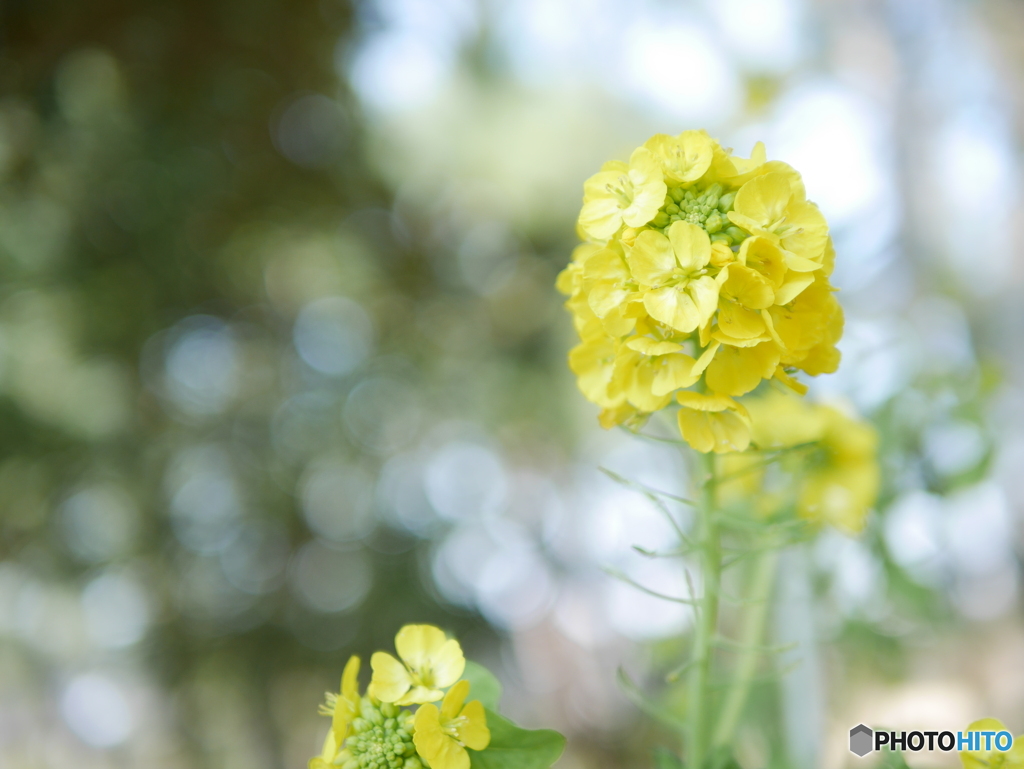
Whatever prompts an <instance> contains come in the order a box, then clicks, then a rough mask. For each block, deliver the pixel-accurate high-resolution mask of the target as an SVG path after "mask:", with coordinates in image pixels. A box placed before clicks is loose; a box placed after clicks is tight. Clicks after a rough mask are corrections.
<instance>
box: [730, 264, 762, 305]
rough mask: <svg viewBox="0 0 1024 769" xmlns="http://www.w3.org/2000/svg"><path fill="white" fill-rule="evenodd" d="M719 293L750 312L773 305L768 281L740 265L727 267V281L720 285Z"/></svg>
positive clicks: (759, 274)
mask: <svg viewBox="0 0 1024 769" xmlns="http://www.w3.org/2000/svg"><path fill="white" fill-rule="evenodd" d="M721 293H723V294H724V295H725V296H726V297H728V298H730V299H734V300H735V301H737V302H739V303H740V304H742V305H743V306H744V307H749V308H750V309H752V310H763V309H765V308H767V307H771V306H772V305H773V304H774V303H775V291H773V290H772V285H771V283H769V282H768V279H767V278H766V277H765V276H764V275H762V274H761V273H759V272H757V271H756V270H754V269H752V268H750V267H747V266H746V265H742V264H734V265H731V266H730V267H729V274H728V279H727V280H726V281H725V283H724V284H722V289H721Z"/></svg>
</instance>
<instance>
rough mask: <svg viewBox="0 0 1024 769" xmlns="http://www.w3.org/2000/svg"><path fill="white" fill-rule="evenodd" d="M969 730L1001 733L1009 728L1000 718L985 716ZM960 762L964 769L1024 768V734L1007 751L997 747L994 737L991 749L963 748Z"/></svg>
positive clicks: (968, 729) (968, 728) (969, 727)
mask: <svg viewBox="0 0 1024 769" xmlns="http://www.w3.org/2000/svg"><path fill="white" fill-rule="evenodd" d="M967 731H969V732H996V733H999V732H1005V731H1008V730H1007V728H1006V727H1005V726H1003V722H1002V721H999V720H998V719H995V718H983V719H981V720H980V721H975V722H974V723H973V724H971V725H970V726H968V727H967ZM975 739H977V738H975ZM983 739H984V738H983ZM960 762H961V763H962V764H963V765H964V769H1024V735H1021V736H1019V737H1017V738H1015V739H1014V741H1013V747H1011V748H1010V749H1009V750H1008V751H1006V752H1005V753H1004V752H1002V751H1000V750H996V749H995V741H994V739H993V742H992V749H991V750H961V751H960Z"/></svg>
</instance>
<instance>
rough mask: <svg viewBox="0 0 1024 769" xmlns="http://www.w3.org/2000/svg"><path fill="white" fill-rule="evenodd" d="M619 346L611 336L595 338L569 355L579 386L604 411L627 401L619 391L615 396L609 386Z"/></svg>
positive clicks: (573, 349) (588, 398) (583, 343)
mask: <svg viewBox="0 0 1024 769" xmlns="http://www.w3.org/2000/svg"><path fill="white" fill-rule="evenodd" d="M618 350H619V345H618V344H617V343H616V341H615V340H614V339H611V338H610V337H603V336H598V337H593V338H590V339H587V340H585V341H583V342H581V343H580V344H578V345H576V346H575V347H574V348H572V350H571V351H570V352H569V368H570V369H572V372H573V373H574V374H575V375H576V385H577V387H579V388H580V392H582V393H583V394H584V395H585V396H586V398H587V400H589V401H590V402H591V403H596V404H597V405H598V406H601V407H603V408H615V407H616V406H618V405H620V404H621V403H622V401H623V400H625V397H626V396H625V393H624V392H622V391H621V388H620V389H619V391H618V393H617V395H618V397H615V396H612V395H611V394H610V393H609V391H608V385H609V384H610V383H611V381H612V375H613V374H614V373H615V363H616V361H617V360H618Z"/></svg>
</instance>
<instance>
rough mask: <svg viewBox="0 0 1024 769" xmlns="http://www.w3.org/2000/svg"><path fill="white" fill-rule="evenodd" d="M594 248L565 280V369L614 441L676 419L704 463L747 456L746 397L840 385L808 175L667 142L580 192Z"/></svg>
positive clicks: (615, 165)
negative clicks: (614, 433)
mask: <svg viewBox="0 0 1024 769" xmlns="http://www.w3.org/2000/svg"><path fill="white" fill-rule="evenodd" d="M578 230H579V232H580V233H581V235H582V236H583V237H584V238H585V239H586V242H585V243H583V244H581V245H580V246H578V247H577V248H576V250H575V251H574V253H573V259H572V262H571V264H569V265H568V267H566V268H565V270H563V272H562V273H561V275H559V278H558V284H557V285H558V288H559V290H561V291H562V292H563V293H564V294H567V295H568V297H569V299H568V301H567V302H566V306H567V307H568V309H569V310H570V311H571V312H572V314H573V321H574V325H575V327H576V331H577V333H578V334H579V337H580V342H579V344H578V345H577V346H576V347H575V348H574V349H573V350H572V351H571V352H570V354H569V365H570V368H571V369H572V371H573V372H574V373H575V374H576V376H577V380H578V383H579V386H580V390H581V391H582V392H583V394H584V395H585V396H586V397H587V398H588V399H589V400H590V401H592V402H593V403H595V404H597V405H598V406H600V407H601V409H602V411H601V415H600V422H601V424H602V425H603V426H604V427H611V426H613V425H617V424H636V423H639V422H641V421H642V420H643V419H645V418H646V417H647V416H648V415H650V414H651V413H653V412H655V411H660V410H661V409H664V408H666V407H668V406H669V405H670V404H672V403H677V404H678V405H679V412H678V424H679V430H680V433H681V434H682V436H683V438H684V439H685V440H686V441H687V442H688V443H689V444H690V445H691V446H692V447H693V448H695V449H697V450H698V451H702V452H705V453H706V452H712V451H713V452H715V453H727V452H733V451H743V450H745V449H746V448H747V447H748V446H749V445H750V441H751V429H752V422H751V419H750V416H749V414H748V413H747V411H746V409H745V408H744V406H743V404H742V403H741V402H739V401H737V400H736V399H737V398H740V397H742V396H745V395H747V394H748V393H750V392H751V391H753V390H754V389H755V388H757V387H758V385H759V384H761V382H763V381H765V380H773V379H774V380H778V381H779V382H781V383H782V384H783V385H785V386H786V387H788V388H790V389H791V390H793V391H795V392H798V393H801V394H802V393H803V392H804V391H805V390H806V386H805V385H804V384H803V383H801V382H800V381H799V380H798V379H797V375H798V373H799V372H803V373H805V374H807V375H809V376H817V375H818V374H823V373H829V372H832V371H835V369H836V367H837V366H838V365H839V352H838V350H837V349H836V343H837V342H838V341H839V338H840V336H841V335H842V330H843V313H842V308H841V307H840V306H839V303H838V302H837V301H836V299H835V296H834V292H835V289H834V288H833V287H832V285H831V284H830V283H829V276H830V275H831V272H832V266H833V263H834V261H835V250H834V249H833V247H832V242H831V238H830V236H829V231H828V224H827V223H826V221H825V218H824V217H823V216H822V214H821V212H820V211H819V210H818V207H817V206H816V205H815V204H814V203H812V202H810V201H808V200H807V197H806V192H805V190H804V185H803V182H802V180H801V178H800V175H799V174H798V173H797V172H796V171H795V170H794V169H793V168H791V167H790V166H788V165H786V164H785V163H782V162H779V161H768V160H767V159H766V154H765V150H764V146H763V145H762V144H760V143H758V144H757V145H756V146H755V147H754V150H753V152H752V153H751V157H750V158H740V157H736V156H734V155H733V154H732V152H731V150H728V149H725V148H723V147H722V146H721V145H719V143H718V142H717V141H715V140H714V139H712V138H711V137H710V136H708V135H707V134H706V133H705V132H703V131H684V132H683V133H681V134H679V135H678V136H667V135H665V134H658V135H656V136H654V137H652V138H651V139H649V140H648V141H647V142H645V144H644V145H643V146H642V147H640V148H638V149H637V150H635V151H634V152H633V154H632V156H631V157H630V160H629V163H622V162H617V161H613V162H611V163H606V164H605V165H604V166H603V167H602V169H601V171H600V172H599V173H597V174H595V175H594V176H592V177H591V178H590V179H588V180H587V182H586V183H585V184H584V202H583V209H582V211H581V212H580V218H579V222H578Z"/></svg>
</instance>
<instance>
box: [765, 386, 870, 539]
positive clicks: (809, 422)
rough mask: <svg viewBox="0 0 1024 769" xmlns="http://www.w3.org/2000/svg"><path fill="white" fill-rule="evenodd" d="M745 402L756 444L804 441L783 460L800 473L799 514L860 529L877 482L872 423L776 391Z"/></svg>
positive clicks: (790, 444) (778, 445)
mask: <svg viewBox="0 0 1024 769" xmlns="http://www.w3.org/2000/svg"><path fill="white" fill-rule="evenodd" d="M746 407H747V409H748V411H749V413H750V421H751V434H752V438H753V442H754V443H755V444H756V445H757V446H758V447H759V448H761V449H780V448H792V447H794V446H803V445H808V448H807V450H805V451H801V452H800V453H799V454H794V455H793V457H792V462H790V463H785V462H784V464H783V466H784V467H786V468H787V469H789V470H790V471H791V472H793V473H794V474H796V475H797V476H798V480H797V483H796V489H797V491H796V497H795V499H794V500H793V504H794V506H795V509H796V512H797V514H798V515H800V516H801V517H803V518H806V519H808V520H811V521H821V522H824V523H829V524H831V525H833V526H835V527H837V528H839V529H841V530H843V531H846V532H849V533H856V532H858V531H860V530H861V529H863V528H864V523H865V521H866V520H867V514H868V511H869V510H870V509H871V506H872V505H873V504H874V503H875V499H876V498H877V496H878V488H879V484H880V471H879V467H878V458H877V451H878V433H877V432H876V431H875V429H874V427H872V426H871V425H870V424H868V423H866V422H862V421H860V420H857V419H854V418H852V417H850V416H848V415H846V414H844V413H843V412H842V411H841V410H839V409H837V408H835V407H833V406H828V405H824V404H810V403H806V402H804V401H803V400H802V399H800V398H797V397H794V396H792V395H786V394H783V393H780V392H773V393H770V394H769V395H766V396H764V397H760V398H751V399H750V400H748V401H746Z"/></svg>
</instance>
